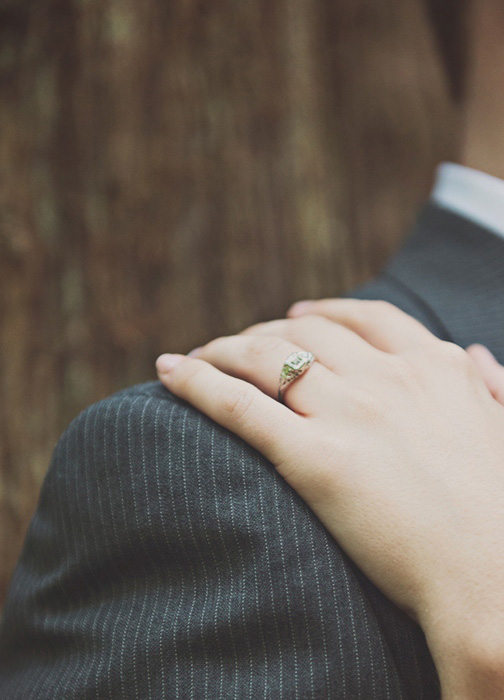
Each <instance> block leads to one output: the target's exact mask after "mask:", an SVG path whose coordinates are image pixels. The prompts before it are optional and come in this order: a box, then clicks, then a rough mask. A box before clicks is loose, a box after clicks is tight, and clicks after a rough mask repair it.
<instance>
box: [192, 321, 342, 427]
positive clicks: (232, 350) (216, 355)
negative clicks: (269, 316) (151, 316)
mask: <svg viewBox="0 0 504 700" xmlns="http://www.w3.org/2000/svg"><path fill="white" fill-rule="evenodd" d="M300 350H311V348H310V347H300V346H299V345H296V344H294V343H291V342H289V341H287V340H284V339H283V338H277V337H273V336H272V337H264V336H254V335H231V336H227V337H223V338H217V339H216V340H212V341H211V342H210V343H208V344H207V345H205V346H203V347H202V348H200V349H199V350H198V358H199V359H202V360H206V361H207V362H210V363H211V364H212V365H213V366H214V367H217V368H218V369H220V370H221V371H222V372H226V373H227V374H230V375H232V376H233V377H239V378H240V379H244V380H245V381H247V382H250V383H251V384H254V385H255V386H256V387H257V388H258V389H260V390H261V391H263V392H264V393H265V394H267V395H268V396H271V397H272V398H277V397H278V387H279V380H280V373H281V371H282V368H283V365H284V363H285V361H286V360H287V358H288V357H289V355H291V354H292V353H293V352H299V351H300ZM314 354H315V357H316V359H318V358H317V356H316V353H314ZM336 379H337V377H336V375H334V374H333V373H332V372H331V371H330V370H329V369H327V367H324V366H323V365H321V364H320V363H319V362H318V361H315V362H313V363H312V365H311V366H310V367H309V368H308V369H307V370H306V371H305V373H304V374H302V375H301V376H300V377H298V378H297V379H295V380H294V381H293V382H291V383H290V384H289V385H288V386H287V387H286V389H285V391H284V400H285V403H286V404H287V406H289V407H290V408H292V410H294V411H296V413H299V414H302V415H305V416H308V415H319V414H320V412H321V410H322V409H324V408H326V407H327V395H328V392H327V387H328V383H330V382H331V381H336ZM333 398H334V397H333ZM334 400H335V399H334Z"/></svg>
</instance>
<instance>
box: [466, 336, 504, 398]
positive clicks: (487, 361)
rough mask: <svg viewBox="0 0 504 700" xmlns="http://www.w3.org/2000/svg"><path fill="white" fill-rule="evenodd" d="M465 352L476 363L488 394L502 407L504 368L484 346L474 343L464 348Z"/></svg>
mask: <svg viewBox="0 0 504 700" xmlns="http://www.w3.org/2000/svg"><path fill="white" fill-rule="evenodd" d="M466 351H467V353H468V354H469V355H470V356H471V357H472V359H473V361H474V362H475V363H476V366H477V367H478V369H479V371H480V372H481V374H482V376H483V379H484V381H485V384H486V385H487V388H488V390H489V392H490V393H491V394H492V396H493V397H494V399H496V400H497V401H498V402H499V403H500V404H502V405H503V406H504V367H503V366H502V365H501V364H499V363H498V362H497V360H496V359H495V357H494V356H493V355H492V353H491V352H490V350H489V349H488V348H486V347H485V346H484V345H480V344H479V343H475V344H474V345H470V346H469V347H468V348H466Z"/></svg>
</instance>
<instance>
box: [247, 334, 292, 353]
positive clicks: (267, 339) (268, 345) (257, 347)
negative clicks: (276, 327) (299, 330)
mask: <svg viewBox="0 0 504 700" xmlns="http://www.w3.org/2000/svg"><path fill="white" fill-rule="evenodd" d="M284 344H285V341H284V340H283V339H282V338H277V337H276V336H268V335H264V336H254V337H253V338H252V340H251V343H250V353H251V354H252V355H254V356H256V357H257V356H261V355H269V354H275V353H276V352H277V351H278V350H280V349H281V348H282V347H284Z"/></svg>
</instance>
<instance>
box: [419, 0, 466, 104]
mask: <svg viewBox="0 0 504 700" xmlns="http://www.w3.org/2000/svg"><path fill="white" fill-rule="evenodd" d="M470 1H471V0H424V2H425V4H426V7H427V12H428V15H429V20H430V22H431V23H432V27H433V30H434V34H435V37H436V42H437V45H438V49H439V53H440V56H441V60H442V61H443V66H444V68H445V72H446V77H447V82H448V86H449V89H450V92H451V94H452V97H453V98H454V99H455V100H460V99H461V98H462V97H463V96H464V91H465V81H466V73H467V64H468V46H467V43H468V24H469V17H468V15H469V5H470Z"/></svg>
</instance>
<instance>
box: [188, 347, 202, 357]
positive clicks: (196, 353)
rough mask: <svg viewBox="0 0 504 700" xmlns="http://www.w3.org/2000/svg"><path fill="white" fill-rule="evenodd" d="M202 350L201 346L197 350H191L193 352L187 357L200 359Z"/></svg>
mask: <svg viewBox="0 0 504 700" xmlns="http://www.w3.org/2000/svg"><path fill="white" fill-rule="evenodd" d="M200 350H201V345H200V346H199V347H197V348H194V350H191V352H188V353H187V357H198V355H199V351H200Z"/></svg>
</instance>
